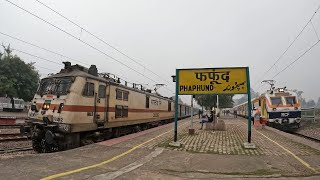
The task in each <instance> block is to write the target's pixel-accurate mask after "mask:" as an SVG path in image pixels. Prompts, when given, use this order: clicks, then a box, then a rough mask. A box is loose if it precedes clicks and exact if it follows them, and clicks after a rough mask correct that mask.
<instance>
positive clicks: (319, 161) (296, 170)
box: [0, 117, 320, 180]
mask: <svg viewBox="0 0 320 180" xmlns="http://www.w3.org/2000/svg"><path fill="white" fill-rule="evenodd" d="M221 119H223V120H224V122H225V124H226V131H212V130H199V128H200V123H199V120H198V119H197V118H196V117H194V124H193V127H194V128H195V130H196V131H195V134H194V135H189V134H188V129H189V125H190V121H189V120H190V119H185V120H181V121H179V122H178V124H179V127H178V132H179V133H178V139H179V142H181V144H182V146H181V147H179V148H178V147H172V146H169V143H170V142H172V138H173V131H172V129H173V124H168V125H164V126H160V127H157V128H153V129H150V130H147V131H142V132H139V133H136V134H131V135H128V136H123V137H120V138H117V139H112V140H108V141H105V142H101V143H97V144H93V145H88V146H84V147H80V148H77V149H72V150H68V151H64V152H57V153H50V154H33V155H21V156H13V157H12V156H0V167H1V168H0V177H1V178H0V179H10V180H12V179H41V178H44V179H55V178H57V179H215V178H226V179H237V178H238V179H242V178H261V179H273V178H274V179H287V178H288V177H290V178H291V179H319V178H320V176H319V172H320V150H319V149H317V146H314V148H312V147H309V146H307V145H305V144H302V143H306V144H307V143H308V141H304V142H302V141H301V142H297V141H296V140H295V139H294V138H291V137H289V136H288V137H287V136H286V135H283V134H281V132H278V131H275V130H271V129H270V128H267V129H263V130H255V129H253V130H252V142H253V143H255V145H256V146H257V148H256V149H245V148H244V147H243V143H244V142H246V141H247V124H246V123H247V121H246V120H245V119H240V118H239V119H235V118H231V117H226V118H221Z"/></svg>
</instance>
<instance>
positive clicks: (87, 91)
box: [83, 82, 94, 96]
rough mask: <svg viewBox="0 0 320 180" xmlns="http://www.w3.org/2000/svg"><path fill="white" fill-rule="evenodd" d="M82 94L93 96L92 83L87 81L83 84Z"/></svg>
mask: <svg viewBox="0 0 320 180" xmlns="http://www.w3.org/2000/svg"><path fill="white" fill-rule="evenodd" d="M83 95H84V96H93V95H94V84H93V83H90V82H87V83H86V84H85V86H84V90H83Z"/></svg>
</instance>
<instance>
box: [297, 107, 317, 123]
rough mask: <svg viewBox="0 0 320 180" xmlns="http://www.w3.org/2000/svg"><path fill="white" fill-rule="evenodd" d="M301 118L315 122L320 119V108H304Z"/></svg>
mask: <svg viewBox="0 0 320 180" xmlns="http://www.w3.org/2000/svg"><path fill="white" fill-rule="evenodd" d="M301 118H302V119H305V120H312V121H313V122H315V121H316V120H317V119H320V109H319V108H314V107H312V108H302V109H301Z"/></svg>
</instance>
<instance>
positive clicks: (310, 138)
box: [292, 133, 320, 143]
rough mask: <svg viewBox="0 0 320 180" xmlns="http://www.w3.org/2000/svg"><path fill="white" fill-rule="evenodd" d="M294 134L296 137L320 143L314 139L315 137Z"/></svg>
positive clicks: (319, 140)
mask: <svg viewBox="0 0 320 180" xmlns="http://www.w3.org/2000/svg"><path fill="white" fill-rule="evenodd" d="M292 134H294V135H296V136H300V137H303V138H305V139H309V140H311V141H315V142H318V143H320V139H317V138H314V137H310V136H306V135H303V134H299V133H292Z"/></svg>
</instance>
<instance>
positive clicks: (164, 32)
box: [0, 0, 320, 100]
mask: <svg viewBox="0 0 320 180" xmlns="http://www.w3.org/2000/svg"><path fill="white" fill-rule="evenodd" d="M10 1H12V2H14V3H16V4H18V5H19V6H21V7H23V8H25V9H27V10H29V11H30V12H33V13H35V14H36V15H38V16H40V17H41V18H43V19H45V20H47V21H49V22H50V23H52V24H55V25H57V26H58V27H60V28H61V29H64V30H66V31H67V32H69V33H71V34H72V35H74V36H76V37H78V38H80V39H81V40H83V41H85V42H88V43H89V44H91V45H93V46H95V47H97V48H98V49H99V50H102V51H103V52H104V53H107V54H108V55H110V56H112V57H114V58H116V59H117V60H119V61H121V62H123V63H125V64H126V65H128V66H129V67H131V68H133V69H135V70H136V71H138V72H140V73H142V74H144V75H145V76H147V77H149V78H152V79H154V81H156V82H158V83H165V84H167V86H166V88H162V89H160V90H159V91H160V92H161V93H162V94H164V95H165V96H172V95H173V94H174V86H173V85H174V84H173V83H170V84H169V83H168V82H171V81H172V79H171V75H174V73H175V69H176V68H200V67H229V66H231V67H236V66H249V67H250V75H251V84H252V87H253V88H254V89H255V90H257V89H258V88H259V87H260V81H261V80H263V79H270V78H272V77H273V76H274V75H275V74H276V73H277V72H279V71H281V70H282V69H283V68H284V67H285V66H287V65H288V64H290V63H291V62H292V61H294V60H295V59H296V58H297V57H298V56H299V55H300V54H301V53H303V52H304V51H305V50H306V49H308V48H309V47H310V46H311V45H312V44H314V43H315V42H316V41H317V40H318V38H317V36H316V34H315V32H314V30H313V27H312V25H311V24H309V25H308V26H307V28H306V29H305V31H304V32H303V33H302V34H301V36H300V37H299V38H298V39H297V41H296V42H295V43H294V44H293V45H292V47H291V48H290V49H289V50H288V52H287V53H286V54H285V55H284V56H283V58H282V59H280V61H279V63H277V64H276V66H275V67H273V68H272V70H271V71H270V72H269V73H268V74H266V75H265V76H263V77H261V76H262V75H263V74H264V73H265V72H266V71H267V70H268V69H269V68H270V67H271V66H272V65H273V63H274V62H275V61H276V60H277V59H278V57H279V56H280V55H281V54H282V53H283V52H284V51H285V49H286V48H287V47H288V46H289V44H290V43H291V42H292V41H293V39H294V38H295V37H296V36H297V35H298V33H299V32H300V31H301V29H302V28H303V27H304V26H305V24H306V23H307V22H308V20H309V19H310V17H311V16H312V15H313V13H314V12H315V11H316V9H317V8H318V6H319V5H320V0H263V1H262V0H241V1H240V0H232V1H231V0H220V1H217V0H208V1H205V0H193V1H190V0H179V1H178V0H158V1H155V0H112V1H111V0H108V1H107V0H95V1H89V0H87V1H84V0H77V1H75V0H74V1H70V0H69V1H66V0H41V2H43V3H45V4H47V5H49V6H50V7H52V8H53V9H55V10H57V11H58V12H60V13H62V14H63V15H65V16H66V17H68V18H70V19H71V20H73V21H75V22H76V23H78V24H79V25H81V26H83V27H84V28H86V29H87V30H89V31H90V32H92V33H94V34H96V35H98V36H99V37H100V38H101V39H103V40H105V41H106V42H108V43H110V44H111V45H113V46H115V47H117V48H118V49H119V50H121V51H123V52H124V53H126V54H127V55H129V56H130V57H132V58H134V59H135V60H136V61H138V62H140V63H141V64H144V65H145V66H146V67H147V68H148V69H151V70H152V71H154V72H155V73H156V74H158V75H159V76H162V77H163V78H159V77H157V76H155V75H154V74H152V73H150V72H149V71H147V70H145V69H144V68H143V67H141V66H139V65H137V64H136V63H134V62H133V61H131V60H129V59H128V58H126V57H125V56H123V55H121V54H119V53H118V52H116V51H115V50H113V49H112V48H110V47H108V46H106V45H105V44H103V43H101V42H99V41H97V40H96V39H94V38H93V37H92V36H90V35H89V34H87V33H85V32H83V31H82V32H81V29H80V28H78V27H77V26H75V25H73V24H71V23H70V22H68V21H66V20H65V19H63V18H61V17H60V16H58V15H56V14H55V13H53V12H51V11H50V10H48V9H47V8H45V7H44V6H42V5H41V4H39V3H38V2H37V1H35V0H10ZM312 22H313V25H314V27H315V28H316V30H317V33H318V35H319V36H320V10H319V12H318V13H317V14H316V15H315V17H314V18H313V20H312ZM0 23H1V24H0V32H2V33H6V34H9V35H12V36H14V37H18V38H21V39H23V40H25V41H28V42H30V43H34V44H36V45H39V46H41V47H44V48H47V49H50V50H53V51H55V52H58V53H60V54H63V55H65V56H69V57H71V58H74V59H76V60H80V61H82V62H85V63H88V64H96V65H97V66H98V68H100V69H103V70H104V71H105V72H110V73H114V74H117V75H119V76H120V77H124V78H125V79H128V80H129V81H131V82H139V83H144V84H148V86H149V87H152V85H153V84H155V82H152V81H151V80H149V79H147V78H145V77H143V76H141V75H139V74H138V73H136V72H134V71H132V70H130V69H128V68H127V67H125V66H123V65H121V64H120V63H118V62H116V61H114V60H112V59H111V58H108V57H106V56H105V55H103V54H102V53H99V52H97V51H95V50H93V49H92V48H90V47H88V46H86V45H84V44H83V43H81V42H80V41H78V40H76V39H74V38H72V37H70V36H69V35H66V34H65V33H63V32H61V31H59V30H57V29H55V28H53V27H52V26H50V25H48V24H46V23H44V22H42V21H41V20H39V19H36V18H35V17H33V16H31V15H30V14H27V13H25V12H23V11H22V10H21V9H18V8H17V7H15V6H13V5H11V4H10V3H8V2H7V1H5V0H0ZM0 41H1V43H3V44H5V45H7V44H9V43H10V44H11V47H12V48H13V49H18V50H22V51H25V52H28V53H32V54H35V55H37V56H41V57H43V58H46V59H49V60H52V61H56V62H58V63H60V62H62V61H66V60H67V59H65V58H63V57H61V56H57V55H54V54H51V53H48V52H46V51H43V50H40V49H37V48H34V47H32V46H30V45H26V44H23V43H21V42H19V41H16V40H13V39H11V38H8V37H6V36H3V35H1V34H0ZM14 53H15V54H17V55H19V56H20V57H22V58H23V60H24V61H26V62H31V61H33V62H36V65H37V68H38V69H39V71H40V73H41V74H42V75H43V76H45V75H46V74H47V73H51V72H57V71H59V69H61V68H62V67H63V65H62V64H61V65H58V64H54V63H50V62H47V61H44V60H40V59H37V58H34V57H31V56H29V55H26V54H23V53H20V52H16V51H14ZM319 60H320V43H319V44H318V45H317V46H315V47H314V48H313V49H312V50H311V51H310V52H308V53H307V54H306V55H305V56H304V57H303V58H301V59H300V60H299V61H297V62H296V63H295V64H294V65H293V66H292V67H290V68H288V69H287V70H286V71H284V72H283V73H281V74H279V76H278V77H276V78H275V80H276V81H277V83H276V86H287V88H288V89H299V90H302V91H304V94H303V96H304V97H306V98H307V99H310V98H313V99H315V100H316V99H317V98H318V97H319V96H320V93H319V90H320V83H319V82H318V78H319V77H320V76H319V72H318V70H319V68H320V67H319V65H320V61H319ZM69 61H71V60H69ZM71 62H72V61H71ZM75 63H76V62H75ZM43 67H45V68H49V69H50V70H48V69H45V68H43ZM266 89H267V86H264V87H262V88H260V89H259V91H260V92H263V91H265V90H266ZM184 99H185V100H187V99H188V98H184Z"/></svg>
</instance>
